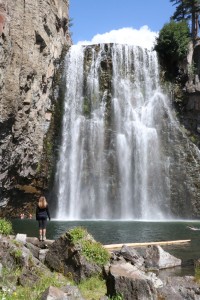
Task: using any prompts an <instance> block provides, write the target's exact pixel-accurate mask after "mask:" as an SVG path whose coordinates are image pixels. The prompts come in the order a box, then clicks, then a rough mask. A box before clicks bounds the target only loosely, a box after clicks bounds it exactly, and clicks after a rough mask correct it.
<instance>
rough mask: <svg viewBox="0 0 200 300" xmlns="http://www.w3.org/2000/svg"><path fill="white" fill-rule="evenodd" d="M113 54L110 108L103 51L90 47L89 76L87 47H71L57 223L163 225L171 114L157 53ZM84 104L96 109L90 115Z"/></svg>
mask: <svg viewBox="0 0 200 300" xmlns="http://www.w3.org/2000/svg"><path fill="white" fill-rule="evenodd" d="M110 47H111V48H110V50H109V51H110V52H109V51H107V52H109V53H111V56H112V68H113V77H112V81H111V83H112V95H111V104H110V106H109V105H108V100H107V99H108V97H109V95H108V93H109V91H108V89H106V88H105V90H104V93H102V91H101V89H100V83H99V76H100V75H99V74H100V69H101V61H102V60H105V56H106V55H107V52H106V51H105V49H104V45H101V46H100V50H96V51H95V50H94V47H92V48H91V47H90V53H92V55H91V63H90V67H89V70H87V73H86V72H85V73H84V55H85V52H87V46H72V47H71V50H70V51H69V53H68V55H67V57H66V65H65V72H66V95H65V108H64V119H63V133H62V145H61V150H60V159H59V161H58V164H57V174H56V176H57V180H56V182H57V188H58V205H57V216H56V217H57V218H58V219H71V220H75V219H123V220H128V219H141V220H148V219H151V220H155V219H156V220H158V219H160V220H162V219H164V218H168V217H170V197H169V195H170V182H169V178H168V173H169V159H168V157H165V156H164V153H163V151H162V143H161V139H160V137H161V132H162V120H163V117H164V115H165V114H166V113H168V116H169V113H170V108H169V105H168V101H169V100H168V98H167V97H166V96H165V95H164V94H163V93H162V91H161V88H160V85H159V69H158V62H157V57H156V53H155V52H150V51H147V50H145V49H141V48H139V47H135V46H130V45H112V46H110ZM91 49H92V50H91ZM85 99H87V102H88V101H89V102H90V103H91V104H90V110H91V113H90V114H89V115H87V114H85V110H87V109H88V108H87V107H86V108H85V105H86V103H85ZM108 106H109V109H108Z"/></svg>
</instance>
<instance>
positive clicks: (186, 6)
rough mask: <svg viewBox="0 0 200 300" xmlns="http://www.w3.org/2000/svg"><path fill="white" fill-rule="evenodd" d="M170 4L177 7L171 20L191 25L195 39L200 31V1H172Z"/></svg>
mask: <svg viewBox="0 0 200 300" xmlns="http://www.w3.org/2000/svg"><path fill="white" fill-rule="evenodd" d="M170 2H172V3H174V4H173V5H175V6H176V10H175V12H174V14H173V16H172V17H171V19H172V20H175V21H177V22H179V21H183V20H185V21H187V22H188V24H189V23H190V24H191V36H192V37H193V39H195V38H196V37H197V34H198V30H199V22H198V18H199V12H200V0H170Z"/></svg>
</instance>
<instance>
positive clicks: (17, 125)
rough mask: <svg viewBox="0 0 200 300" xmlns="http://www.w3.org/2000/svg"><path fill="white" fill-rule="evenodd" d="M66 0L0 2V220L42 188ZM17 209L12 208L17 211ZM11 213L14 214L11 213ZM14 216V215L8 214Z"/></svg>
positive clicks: (65, 42) (45, 179)
mask: <svg viewBox="0 0 200 300" xmlns="http://www.w3.org/2000/svg"><path fill="white" fill-rule="evenodd" d="M68 6H69V3H68V0H55V1H54V0H50V1H47V0H44V1H33V0H25V1H24V0H20V1H17V2H16V1H12V0H3V1H1V0H0V45H1V47H0V103H1V104H0V160H1V164H0V165H1V166H0V181H1V186H0V215H4V214H5V209H4V207H5V206H6V205H7V204H8V205H7V212H8V211H9V214H11V215H12V207H14V206H15V209H16V207H17V206H18V204H17V205H16V203H15V200H17V198H18V199H20V198H21V200H20V203H19V206H21V207H24V208H25V207H26V203H27V202H29V201H31V200H33V199H34V195H35V194H36V193H37V192H38V191H39V192H40V191H42V190H45V189H47V186H48V174H49V172H50V163H49V159H48V155H49V153H48V152H50V151H51V149H50V148H52V146H51V143H52V141H51V139H49V140H48V142H46V144H45V139H47V135H48V132H49V128H50V125H51V123H52V122H53V119H54V114H55V105H56V103H54V100H55V97H54V95H53V90H52V85H53V82H55V75H56V73H58V72H59V66H60V61H61V55H62V53H63V49H64V47H66V46H67V45H70V44H71V40H70V37H69V31H68V19H69V17H68ZM19 206H18V207H19ZM15 213H16V212H15ZM13 214H14V213H13Z"/></svg>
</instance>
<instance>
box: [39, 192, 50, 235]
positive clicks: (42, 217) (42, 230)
mask: <svg viewBox="0 0 200 300" xmlns="http://www.w3.org/2000/svg"><path fill="white" fill-rule="evenodd" d="M47 218H49V221H50V220H51V217H50V213H49V208H48V203H47V200H46V198H45V197H44V196H41V197H40V198H39V200H38V204H37V208H36V220H37V221H38V224H39V240H40V241H45V240H46V226H47Z"/></svg>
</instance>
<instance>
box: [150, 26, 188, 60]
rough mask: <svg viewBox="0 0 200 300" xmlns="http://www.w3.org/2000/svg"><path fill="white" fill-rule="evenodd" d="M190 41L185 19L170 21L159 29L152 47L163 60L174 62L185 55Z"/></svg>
mask: <svg viewBox="0 0 200 300" xmlns="http://www.w3.org/2000/svg"><path fill="white" fill-rule="evenodd" d="M189 41H190V33H189V27H188V25H187V23H186V22H185V21H182V22H179V23H175V22H174V21H171V22H170V23H167V24H165V25H164V27H163V28H162V29H161V31H160V33H159V36H158V38H157V39H156V45H155V47H154V49H155V50H156V51H157V52H158V54H159V57H160V58H161V59H163V60H166V61H168V60H169V61H170V62H176V61H179V60H182V59H183V58H185V57H186V55H187V51H188V43H189Z"/></svg>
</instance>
